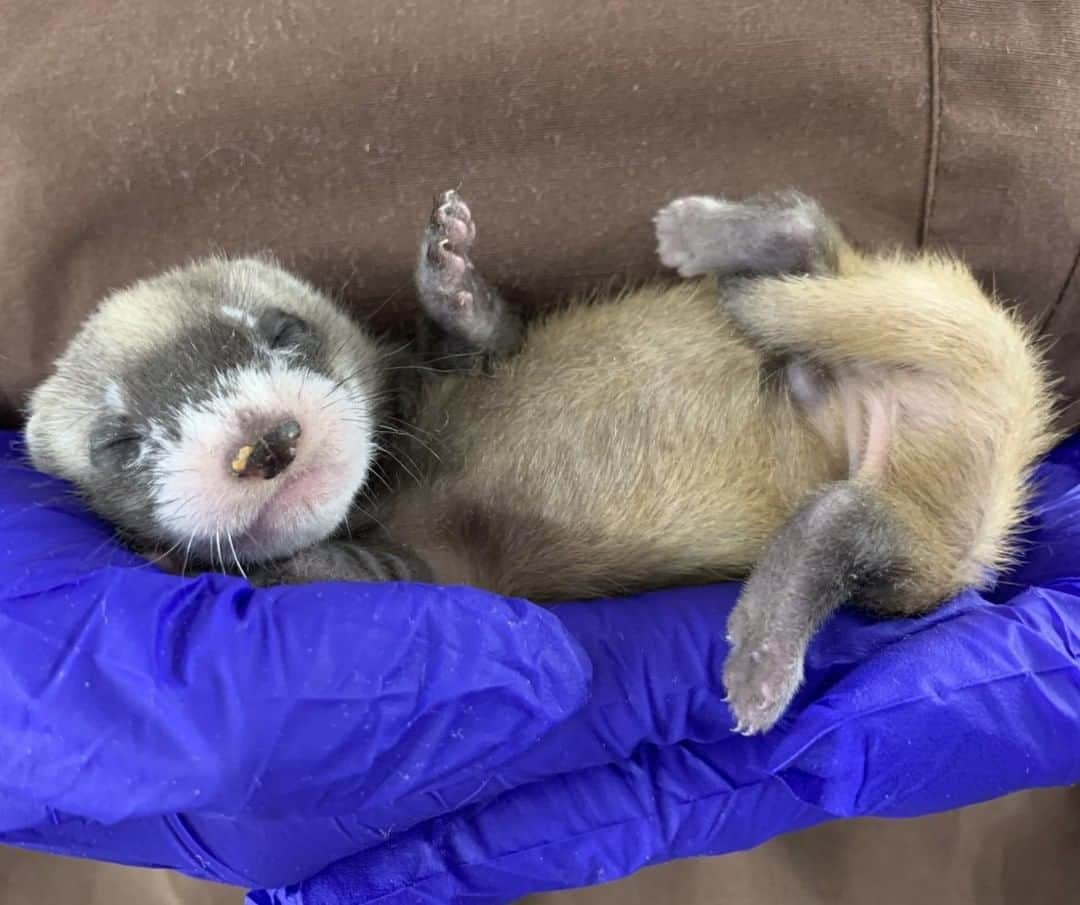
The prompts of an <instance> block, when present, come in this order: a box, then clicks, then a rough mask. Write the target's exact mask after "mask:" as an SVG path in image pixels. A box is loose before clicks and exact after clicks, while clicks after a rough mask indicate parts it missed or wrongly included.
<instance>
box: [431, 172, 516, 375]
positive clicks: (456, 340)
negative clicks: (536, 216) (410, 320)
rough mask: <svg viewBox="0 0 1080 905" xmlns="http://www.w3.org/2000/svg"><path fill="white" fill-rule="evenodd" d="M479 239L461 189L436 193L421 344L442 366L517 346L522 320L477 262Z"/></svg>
mask: <svg viewBox="0 0 1080 905" xmlns="http://www.w3.org/2000/svg"><path fill="white" fill-rule="evenodd" d="M475 239H476V224H475V223H474V222H473V218H472V212H471V211H470V210H469V208H468V205H466V204H465V202H464V201H463V200H462V199H461V197H460V196H459V195H458V194H457V192H454V191H449V192H444V193H443V194H442V195H440V196H439V197H437V198H436V199H435V206H434V209H433V210H432V212H431V220H430V222H429V224H428V227H427V229H426V230H425V232H424V236H423V239H422V240H421V243H420V256H419V260H418V261H417V265H416V288H417V293H418V295H419V299H420V305H421V307H422V308H423V311H424V314H425V315H426V317H425V319H424V320H423V321H422V322H421V326H420V345H421V350H422V355H423V357H424V358H425V359H426V360H427V363H428V364H429V365H430V366H431V367H434V368H436V369H438V370H446V371H461V370H473V369H475V368H478V367H483V366H484V365H485V364H486V363H487V362H489V361H491V360H493V359H496V358H500V357H503V356H506V355H509V354H511V353H512V352H514V351H515V350H516V349H517V347H518V345H519V343H520V341H521V320H520V318H519V317H518V315H517V313H516V312H515V311H513V310H512V309H511V308H510V307H509V306H508V305H507V304H506V302H505V301H503V299H502V297H501V296H500V295H499V293H498V292H497V291H496V290H495V289H494V288H493V287H491V286H490V285H488V283H487V282H486V281H485V280H484V278H483V277H482V276H481V275H480V274H479V273H478V272H477V270H476V268H475V267H474V265H473V262H472V259H471V258H470V257H469V252H470V251H471V250H472V245H473V242H474V241H475Z"/></svg>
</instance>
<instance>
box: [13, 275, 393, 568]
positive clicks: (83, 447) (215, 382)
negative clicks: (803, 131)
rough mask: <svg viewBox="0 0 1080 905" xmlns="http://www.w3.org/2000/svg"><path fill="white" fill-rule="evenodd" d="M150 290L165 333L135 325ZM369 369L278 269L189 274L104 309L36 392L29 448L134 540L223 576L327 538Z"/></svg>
mask: <svg viewBox="0 0 1080 905" xmlns="http://www.w3.org/2000/svg"><path fill="white" fill-rule="evenodd" d="M147 291H151V292H155V293H158V294H160V295H161V302H160V304H159V305H158V306H157V308H158V309H159V310H160V308H161V307H162V306H163V305H166V304H168V303H169V302H172V304H171V305H168V307H169V309H170V310H168V311H162V312H161V314H162V320H163V322H164V323H162V324H155V325H147V324H144V323H140V318H142V319H143V320H145V319H146V317H147V306H146V304H145V302H146V296H145V293H146V292H147ZM339 319H340V320H339ZM121 324H122V325H123V327H124V328H126V329H127V331H128V332H127V335H126V336H125V337H124V339H122V340H120V341H117V337H118V335H119V334H118V330H119V329H120V325H121ZM133 334H136V335H133ZM140 335H141V339H140ZM378 364H379V355H378V350H377V347H376V345H375V343H374V341H373V340H372V339H370V338H369V337H368V336H366V334H364V333H363V332H362V331H360V330H359V329H358V328H357V327H355V326H354V325H353V324H351V322H349V321H348V320H347V319H346V318H345V317H344V316H343V315H340V314H339V313H338V312H337V311H336V309H334V308H333V306H330V305H328V304H327V303H326V301H325V300H324V299H322V298H321V297H319V296H316V294H315V291H314V290H313V289H312V288H311V287H309V286H307V285H306V284H304V283H302V282H301V281H299V280H296V279H295V278H293V277H291V276H289V275H287V274H284V273H283V272H281V271H279V270H278V269H277V268H275V267H272V266H271V265H269V264H265V263H263V262H260V261H248V260H242V261H233V262H225V261H215V262H212V263H210V264H205V263H203V264H200V265H194V266H193V267H191V268H188V269H186V270H183V271H175V272H173V273H171V274H168V275H166V277H164V278H159V279H158V280H155V281H149V283H147V284H139V285H138V286H136V287H133V288H132V289H130V290H127V291H126V292H122V293H118V294H117V295H116V296H113V297H112V298H111V299H109V300H108V301H107V302H106V303H105V304H104V305H103V306H102V307H101V309H99V311H98V312H97V313H96V314H95V315H94V317H92V318H91V320H90V321H89V322H88V323H87V325H86V326H85V327H84V329H83V332H82V333H81V334H80V336H79V337H77V339H76V341H75V342H74V343H73V344H72V347H71V349H70V350H69V352H68V353H67V354H66V355H65V356H64V357H63V358H62V359H61V360H60V362H59V363H58V365H57V370H56V373H55V374H54V376H53V377H52V378H50V380H49V381H47V382H46V384H44V385H43V386H42V387H41V388H40V389H39V390H38V391H37V392H36V393H35V396H34V399H33V401H32V406H31V411H32V417H31V419H30V423H29V425H28V428H27V439H28V445H29V447H30V452H31V456H32V457H33V458H34V459H35V462H41V463H44V464H47V465H48V466H49V467H51V468H52V470H54V471H56V472H58V473H60V474H62V475H64V476H65V477H68V478H69V479H72V480H74V481H76V482H77V483H78V485H79V486H80V488H81V489H82V491H83V493H84V494H85V495H86V496H87V498H88V502H89V503H90V504H91V505H92V506H93V507H94V508H95V509H97V510H98V511H99V512H100V513H102V514H103V515H105V516H106V517H107V518H109V519H110V520H112V521H114V522H115V523H116V524H117V525H118V526H119V527H120V528H121V529H122V530H123V531H124V532H125V533H127V534H128V535H130V536H131V538H132V540H133V541H135V542H136V543H138V542H140V541H141V542H143V543H148V544H160V543H161V540H162V539H165V541H166V543H167V545H169V546H171V547H172V548H173V550H174V551H175V553H176V556H177V557H178V558H181V559H185V560H186V559H189V558H190V559H192V560H195V561H201V562H204V563H209V564H211V565H214V564H220V565H221V566H222V567H223V568H225V567H228V566H231V565H233V564H234V563H256V562H262V561H266V560H270V559H276V558H279V557H282V556H287V555H290V554H292V553H294V552H296V551H297V550H299V549H301V548H303V547H306V546H308V545H310V544H312V543H316V542H318V541H320V540H323V539H324V538H326V537H328V536H329V535H330V534H332V533H333V532H334V531H335V530H336V529H337V528H338V526H339V525H340V524H341V523H342V521H343V520H344V519H345V517H346V515H347V513H348V511H349V509H350V506H351V504H352V501H353V498H354V497H355V495H356V494H357V492H358V491H359V490H360V489H361V487H362V486H363V485H364V483H365V481H366V479H367V476H368V471H369V468H370V467H371V464H372V459H373V456H374V452H375V443H374V433H375V422H376V413H375V411H374V402H373V399H374V398H375V397H376V395H377V392H378V389H379V385H378V384H379V377H378V374H377V373H376V372H377V370H378V368H377V365H378ZM73 397H75V398H74V399H73ZM73 403H75V404H73ZM75 411H80V412H82V413H84V414H85V416H86V417H85V423H84V424H80V425H76V424H73V423H71V422H72V421H73V419H72V417H71V415H72V413H73V412H75ZM61 418H63V419H64V421H66V422H67V423H65V424H59V420H60V419H61ZM58 427H59V428H60V429H59V430H58V429H57V428H58Z"/></svg>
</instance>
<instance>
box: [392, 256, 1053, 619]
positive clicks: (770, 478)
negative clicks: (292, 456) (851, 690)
mask: <svg viewBox="0 0 1080 905" xmlns="http://www.w3.org/2000/svg"><path fill="white" fill-rule="evenodd" d="M833 251H834V253H835V254H836V260H837V262H838V263H839V268H840V272H839V275H838V276H833V277H827V276H810V277H800V278H794V277H791V278H774V279H761V280H755V281H752V282H750V283H745V284H739V285H738V286H737V287H731V288H728V287H725V288H722V289H721V290H720V291H723V292H738V293H743V294H744V295H743V296H741V297H740V299H739V300H738V301H739V304H744V305H753V306H754V311H755V322H756V323H757V324H764V325H766V334H767V335H768V336H771V337H772V338H773V339H774V340H775V341H776V345H777V346H778V347H788V348H791V347H792V346H794V347H797V348H805V349H806V350H808V351H813V353H814V354H815V356H817V357H818V359H819V361H820V363H821V364H823V365H824V366H826V367H827V368H828V369H829V370H830V372H831V373H832V374H833V375H834V377H835V382H834V384H833V388H832V390H831V391H830V392H829V394H828V396H827V397H826V399H824V400H823V401H822V403H821V404H820V406H818V407H817V408H815V409H814V410H813V411H811V412H810V413H806V412H803V411H801V410H800V409H799V408H798V407H797V406H796V405H795V404H794V403H793V401H792V399H791V398H790V396H789V395H788V394H787V393H786V392H784V391H783V390H782V389H778V388H767V387H764V386H763V383H762V380H761V376H760V365H761V359H760V357H759V353H758V352H756V351H754V350H753V349H752V348H751V347H750V345H749V344H748V343H747V342H745V341H744V340H743V338H742V337H741V336H740V335H739V334H738V332H737V331H736V330H735V328H734V326H733V322H732V321H731V319H730V318H729V317H728V315H727V314H725V312H724V308H723V307H722V306H721V304H719V303H718V301H717V286H716V285H715V284H714V283H713V282H712V281H711V280H708V279H706V280H702V281H697V282H694V283H684V284H681V285H678V286H675V287H674V288H661V287H653V288H646V289H642V290H640V291H637V292H632V293H629V294H626V295H625V296H623V297H621V298H617V299H615V300H611V301H607V302H595V303H587V304H575V305H571V306H569V307H567V308H565V309H563V310H561V311H559V312H558V313H555V314H553V315H551V316H549V317H548V318H546V319H545V320H544V321H542V322H541V323H539V324H537V325H535V326H533V328H532V329H531V330H530V332H529V334H528V336H527V339H526V342H525V345H524V348H523V349H522V351H521V353H520V354H519V355H518V356H516V357H514V358H513V359H511V360H509V361H506V362H504V363H502V364H500V365H499V366H498V367H497V368H496V370H495V372H494V374H493V375H491V376H484V377H464V378H454V379H448V380H444V381H441V382H437V383H434V384H432V385H431V387H430V388H429V396H428V398H427V399H426V404H425V406H424V411H425V413H426V414H425V415H424V416H423V419H422V423H421V426H422V427H423V429H424V430H426V431H428V432H429V433H430V434H431V435H432V436H433V437H434V438H435V441H436V443H437V451H438V454H439V457H440V459H441V461H436V460H434V459H433V460H432V461H431V463H430V473H429V480H427V481H425V485H426V486H423V487H416V488H414V489H412V490H409V489H406V490H405V492H404V493H403V494H402V495H401V498H400V499H399V501H398V502H397V504H396V506H395V512H394V515H393V516H392V521H391V525H390V527H391V531H392V532H393V533H394V534H395V535H396V536H398V537H400V538H402V539H405V540H410V541H412V542H414V543H415V545H416V547H417V548H418V550H419V551H420V552H421V554H422V555H423V556H425V557H426V558H427V559H429V561H430V562H431V563H432V564H433V566H434V567H435V570H436V573H437V578H439V579H440V580H443V581H446V582H462V583H469V584H475V585H480V586H483V587H488V588H491V589H493V590H496V591H499V592H501V593H505V594H513V595H521V596H526V597H530V598H532V599H535V600H558V599H566V598H585V597H590V596H596V595H605V594H611V593H617V592H621V591H628V590H637V589H641V588H646V587H656V586H663V585H670V584H675V583H680V582H688V581H703V580H710V579H720V578H729V577H738V576H742V575H745V574H746V573H747V571H748V570H749V568H750V567H751V565H752V564H753V563H754V561H755V560H756V559H757V558H758V556H759V555H760V554H761V552H762V550H763V548H764V546H765V544H766V543H767V542H768V541H769V539H770V538H771V537H772V536H773V535H774V534H775V533H776V531H777V530H778V529H779V527H780V526H781V525H782V524H783V523H784V522H785V521H786V520H787V519H788V517H789V516H791V514H792V513H793V511H794V509H795V507H796V505H797V504H798V503H799V501H800V500H802V499H803V498H804V497H805V496H806V494H807V493H808V492H810V491H811V490H813V489H814V488H816V487H818V486H820V485H821V484H822V483H824V482H827V481H830V480H838V479H843V478H846V477H849V476H857V477H858V479H859V480H868V481H873V482H874V483H875V484H876V485H877V486H878V487H879V489H880V491H881V493H882V495H883V497H884V499H885V500H886V501H887V502H888V503H889V504H890V506H891V507H892V509H893V510H894V511H895V513H896V515H897V516H898V518H899V519H900V522H901V524H902V525H903V526H904V528H905V529H906V534H907V540H908V546H909V550H908V551H907V553H908V556H909V560H910V564H911V566H912V567H913V568H912V570H911V571H912V573H913V575H915V576H917V578H916V579H915V580H914V583H913V585H912V587H911V588H909V589H907V591H908V593H907V597H906V599H907V601H908V602H907V604H906V606H907V607H908V608H909V610H910V611H918V610H921V609H925V608H928V607H929V606H931V605H933V604H934V603H936V602H938V601H940V600H941V599H943V598H944V597H945V596H947V595H949V594H951V593H953V592H955V591H957V590H959V589H960V588H961V587H963V586H965V585H970V584H978V583H980V582H981V581H982V580H983V578H984V575H985V573H986V572H987V570H991V569H995V568H998V567H1000V566H1001V565H1002V564H1003V563H1004V562H1005V561H1006V559H1007V557H1008V555H1009V551H1010V546H1011V539H1012V534H1013V532H1014V529H1015V527H1016V522H1017V520H1018V517H1019V514H1020V512H1021V509H1022V506H1023V504H1024V502H1025V501H1026V497H1027V493H1028V478H1029V470H1030V468H1031V466H1032V464H1033V462H1034V461H1035V459H1036V458H1037V457H1038V456H1039V455H1041V454H1042V453H1044V452H1045V451H1046V450H1047V449H1048V448H1049V446H1050V444H1051V443H1052V440H1053V437H1052V436H1051V434H1050V431H1049V424H1050V410H1051V402H1050V395H1049V392H1048V389H1047V383H1046V378H1045V375H1044V373H1043V370H1042V367H1041V364H1040V361H1039V357H1038V355H1037V353H1036V350H1035V347H1034V345H1033V343H1032V341H1031V338H1030V337H1029V336H1028V335H1027V333H1026V332H1025V330H1024V329H1023V328H1022V327H1021V326H1020V324H1019V323H1018V322H1017V321H1016V320H1015V319H1014V318H1013V317H1011V316H1010V315H1009V314H1008V313H1006V312H1005V311H1004V310H1003V309H1002V308H1001V307H1000V306H998V305H997V304H995V303H992V302H991V301H990V299H988V298H987V296H986V295H985V294H984V293H983V292H982V290H981V289H980V288H979V287H978V285H977V283H976V282H975V280H974V279H973V278H972V277H971V276H970V274H969V273H968V272H967V270H966V269H965V268H963V267H962V266H961V265H959V264H957V263H955V262H952V261H950V260H948V259H945V258H941V257H935V256H924V257H918V258H903V257H898V256H894V257H878V258H868V257H862V256H860V255H857V254H856V253H855V252H853V251H852V250H851V249H850V248H848V247H847V246H845V245H838V247H837V248H835V249H834V250H833Z"/></svg>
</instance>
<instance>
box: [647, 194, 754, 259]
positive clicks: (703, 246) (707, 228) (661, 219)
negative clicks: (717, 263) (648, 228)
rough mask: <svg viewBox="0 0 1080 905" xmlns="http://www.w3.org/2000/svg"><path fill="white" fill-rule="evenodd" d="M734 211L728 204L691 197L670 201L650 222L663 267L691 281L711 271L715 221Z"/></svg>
mask: <svg viewBox="0 0 1080 905" xmlns="http://www.w3.org/2000/svg"><path fill="white" fill-rule="evenodd" d="M737 207H738V205H735V204H732V203H731V202H729V201H723V200H721V199H719V198H710V197H707V196H705V195H692V196H689V197H687V198H679V199H677V200H675V201H672V202H671V203H670V204H668V205H667V206H666V207H664V208H661V210H660V212H659V213H658V214H657V215H656V216H655V217H654V218H653V222H654V223H655V225H656V253H657V254H658V255H659V257H660V261H661V263H662V264H663V265H664V266H665V267H671V268H672V269H674V270H677V271H678V272H679V275H680V276H684V277H692V276H698V275H700V274H703V273H706V272H707V271H709V270H711V269H712V258H713V257H714V251H715V231H716V223H717V221H720V220H724V219H726V218H727V217H729V216H730V214H731V213H732V212H733V211H734V210H735V209H736V208H737Z"/></svg>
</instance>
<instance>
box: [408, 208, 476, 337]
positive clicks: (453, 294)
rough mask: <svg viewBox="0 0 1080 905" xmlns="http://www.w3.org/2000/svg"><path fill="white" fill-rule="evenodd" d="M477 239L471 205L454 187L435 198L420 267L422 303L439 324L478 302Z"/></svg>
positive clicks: (418, 279) (418, 272)
mask: <svg viewBox="0 0 1080 905" xmlns="http://www.w3.org/2000/svg"><path fill="white" fill-rule="evenodd" d="M475 239H476V224H475V223H474V222H473V218H472V212H471V211H470V210H469V207H468V205H467V204H466V203H465V202H464V201H463V200H462V199H461V196H460V195H458V193H457V192H455V191H454V190H453V189H451V190H450V191H447V192H443V193H442V194H441V195H439V196H438V197H437V198H436V199H435V205H434V207H433V209H432V211H431V219H430V221H429V223H428V227H427V229H426V230H425V232H424V239H423V247H422V248H421V250H420V261H419V265H418V268H417V281H418V284H419V287H420V295H421V302H422V303H423V305H424V308H425V309H426V310H427V312H428V314H429V315H430V316H431V317H433V318H434V319H435V320H436V321H437V322H439V323H444V322H445V321H447V320H450V321H454V320H456V318H457V316H458V315H459V313H464V312H467V310H468V309H469V308H471V307H472V306H473V305H474V303H475V301H476V299H475V286H474V283H475V280H474V279H473V274H472V271H473V265H472V261H471V260H470V259H469V252H470V250H471V249H472V245H473V242H474V240H475ZM444 325H445V326H449V324H445V323H444Z"/></svg>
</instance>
